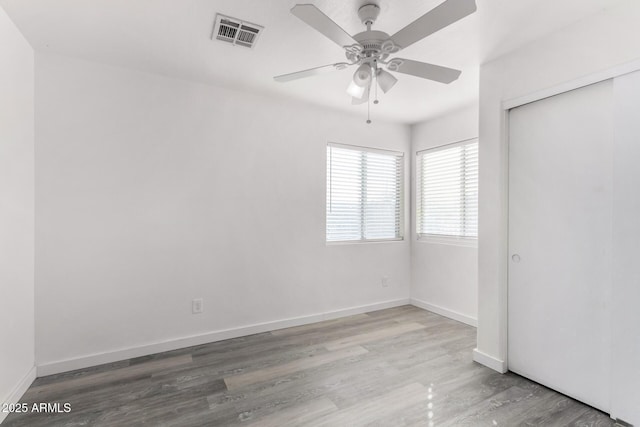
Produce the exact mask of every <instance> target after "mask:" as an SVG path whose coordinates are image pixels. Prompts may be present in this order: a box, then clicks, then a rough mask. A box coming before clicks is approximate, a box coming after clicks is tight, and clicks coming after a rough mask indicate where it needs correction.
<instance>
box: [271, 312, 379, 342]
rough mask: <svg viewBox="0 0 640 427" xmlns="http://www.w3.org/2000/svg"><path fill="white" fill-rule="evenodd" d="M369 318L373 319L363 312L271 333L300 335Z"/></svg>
mask: <svg viewBox="0 0 640 427" xmlns="http://www.w3.org/2000/svg"><path fill="white" fill-rule="evenodd" d="M367 320H371V318H370V317H369V315H368V314H366V313H363V314H356V315H354V316H349V317H341V318H338V319H331V320H325V321H322V322H318V323H311V324H308V325H302V326H295V327H293V328H284V329H278V330H275V331H271V335H273V336H275V337H281V336H292V335H298V334H302V333H309V332H312V331H323V330H325V329H326V328H331V327H334V326H345V325H349V324H351V323H353V322H356V321H365V322H366V321H367Z"/></svg>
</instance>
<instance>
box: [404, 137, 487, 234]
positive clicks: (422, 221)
mask: <svg viewBox="0 0 640 427" xmlns="http://www.w3.org/2000/svg"><path fill="white" fill-rule="evenodd" d="M416 160H417V161H416V168H417V173H416V175H417V176H416V178H417V195H416V196H417V200H416V204H417V215H416V219H417V224H416V225H417V230H418V237H419V238H423V237H429V236H448V237H453V238H458V239H461V238H462V239H465V238H469V239H476V238H477V237H478V140H477V139H473V140H469V141H463V142H459V143H456V144H450V145H445V146H443V147H439V148H434V149H431V150H425V151H421V152H419V153H417V159H416Z"/></svg>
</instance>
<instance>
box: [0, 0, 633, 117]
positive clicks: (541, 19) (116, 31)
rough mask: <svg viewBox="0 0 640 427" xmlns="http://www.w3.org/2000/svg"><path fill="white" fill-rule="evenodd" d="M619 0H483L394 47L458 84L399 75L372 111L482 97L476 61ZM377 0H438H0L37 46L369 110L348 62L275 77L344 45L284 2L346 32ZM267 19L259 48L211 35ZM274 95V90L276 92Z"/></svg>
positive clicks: (409, 12) (415, 9)
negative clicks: (232, 24) (228, 19)
mask: <svg viewBox="0 0 640 427" xmlns="http://www.w3.org/2000/svg"><path fill="white" fill-rule="evenodd" d="M621 1H622V0H477V3H478V12H477V13H476V14H474V15H471V16H469V17H467V18H464V19H463V20H461V21H459V22H457V23H455V24H453V25H451V26H450V27H448V28H445V29H444V30H442V31H440V32H438V33H436V34H434V35H432V36H430V37H428V38H427V39H425V40H422V41H420V42H418V43H416V44H414V45H412V46H410V47H409V48H407V49H406V50H404V51H402V52H401V53H400V55H399V56H401V57H405V58H410V59H416V60H420V61H424V62H431V63H434V64H439V65H444V66H447V67H452V68H458V69H461V70H463V74H462V76H461V78H460V79H459V80H458V81H457V82H454V83H452V84H451V85H443V84H440V83H435V82H430V81H426V80H422V79H419V78H416V77H413V76H407V75H402V74H400V75H398V76H397V77H398V78H399V82H398V84H397V85H396V86H395V87H394V88H393V90H392V91H391V92H390V93H389V94H386V95H384V96H381V98H380V99H381V102H380V104H379V105H376V106H372V113H373V116H374V118H383V119H387V120H392V121H398V122H402V123H414V122H417V121H421V120H425V119H428V118H430V117H434V116H437V115H440V114H443V113H444V112H446V111H450V110H452V109H456V108H459V107H460V106H463V105H467V104H470V103H472V102H474V101H476V100H477V97H478V80H479V64H481V63H484V62H486V61H487V60H489V59H492V58H496V57H497V56H499V55H501V54H503V53H505V52H508V51H510V50H512V49H514V48H516V47H518V46H520V45H522V44H525V43H527V42H529V41H532V40H534V39H537V38H539V37H541V36H544V35H545V34H549V33H551V32H554V31H557V30H559V29H560V28H563V27H565V26H567V25H569V24H571V23H573V22H576V21H578V20H580V19H583V18H585V17H586V16H589V15H591V14H594V13H596V12H598V11H599V10H601V9H604V8H608V7H613V6H615V5H616V4H617V3H620V2H621ZM371 2H374V3H376V4H378V5H379V6H380V8H381V14H380V17H379V18H378V21H377V23H376V25H375V26H374V29H378V30H381V31H385V32H387V33H389V34H393V33H395V32H396V31H397V30H399V29H400V28H402V27H404V26H405V25H406V24H408V23H410V22H411V21H413V20H414V19H416V18H417V17H419V16H421V15H422V14H424V13H426V12H427V11H429V10H430V9H432V8H433V7H435V6H436V5H438V4H439V3H441V2H442V0H402V1H400V0H395V1H392V0H56V1H52V0H0V5H1V6H2V7H4V9H5V10H6V11H7V13H8V14H9V16H10V17H11V18H12V19H13V20H14V22H15V23H16V25H17V26H18V27H19V28H20V30H21V31H22V32H23V33H24V35H25V36H26V38H27V39H28V40H29V42H30V43H31V44H32V46H33V47H34V48H35V49H36V50H42V51H50V52H55V53H60V54H64V55H69V56H74V57H79V58H84V59H88V60H94V61H98V62H104V63H110V64H115V65H121V66H125V67H130V68H134V69H139V70H145V71H150V72H154V73H160V74H165V75H169V76H174V77H179V78H186V79H190V80H196V81H201V82H206V83H212V84H217V85H225V86H230V87H235V88H244V89H248V90H252V91H257V92H261V93H265V94H267V95H269V96H273V95H276V96H278V95H279V96H286V97H292V98H297V99H302V100H306V101H309V102H313V103H316V104H320V105H324V106H328V107H332V108H336V109H341V110H343V111H346V112H352V113H353V112H358V113H360V114H365V113H366V106H352V105H351V103H350V97H349V96H348V95H347V94H346V93H345V89H346V86H347V84H348V82H349V80H350V78H351V77H350V75H351V73H352V71H350V70H343V71H336V72H333V73H330V74H325V75H321V76H316V77H311V78H308V79H304V80H298V81H293V82H289V83H276V82H274V81H273V79H272V77H273V76H275V75H279V74H284V73H289V72H294V71H299V70H303V69H306V68H311V67H316V66H320V65H326V64H330V63H335V62H340V61H343V60H344V53H343V51H342V50H341V49H340V48H339V47H338V46H337V45H335V44H334V43H333V42H331V41H330V40H328V39H326V38H324V37H323V36H322V35H320V34H319V33H317V32H316V31H315V30H313V29H312V28H310V27H308V26H307V25H306V24H304V23H303V22H301V21H300V20H299V19H297V18H296V17H295V16H293V15H291V14H290V13H289V9H291V7H293V6H294V5H295V4H296V3H313V4H315V5H316V6H317V7H318V8H320V9H321V10H322V11H323V12H325V13H326V14H327V15H329V16H330V17H331V18H333V19H334V20H335V21H336V22H337V23H338V24H339V25H341V26H342V27H343V28H344V29H345V30H346V31H347V32H349V33H350V34H355V33H358V32H361V31H363V30H364V27H363V25H362V24H361V23H360V21H359V20H358V18H357V14H356V11H357V9H358V8H359V7H360V6H361V5H363V4H366V3H371ZM217 12H219V13H222V14H225V15H230V16H233V17H236V18H239V19H243V20H246V21H249V22H253V23H256V24H260V25H263V26H265V27H266V29H265V31H264V32H263V34H262V36H261V38H260V39H259V41H258V43H257V45H256V47H255V49H253V50H251V49H246V48H243V47H235V46H230V45H228V44H225V43H223V42H218V41H212V40H211V39H210V36H211V32H212V27H213V21H214V17H215V15H216V13H217ZM276 100H277V97H274V102H275V101H276Z"/></svg>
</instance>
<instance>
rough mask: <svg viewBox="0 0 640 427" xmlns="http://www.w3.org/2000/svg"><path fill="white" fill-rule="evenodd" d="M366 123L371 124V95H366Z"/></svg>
mask: <svg viewBox="0 0 640 427" xmlns="http://www.w3.org/2000/svg"><path fill="white" fill-rule="evenodd" d="M369 92H371V86H369ZM367 124H368V125H370V124H371V97H370V96H367Z"/></svg>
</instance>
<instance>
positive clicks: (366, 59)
mask: <svg viewBox="0 0 640 427" xmlns="http://www.w3.org/2000/svg"><path fill="white" fill-rule="evenodd" d="M475 11H476V3H475V0H446V1H444V2H443V3H441V4H440V5H439V6H437V7H435V8H434V9H432V10H430V11H429V12H427V13H426V14H424V15H422V16H421V17H420V18H418V19H416V20H415V21H413V22H412V23H410V24H409V25H407V26H406V27H404V28H403V29H401V30H400V31H398V32H397V33H395V34H394V35H392V36H389V34H387V33H385V32H383V31H377V30H372V29H371V27H372V26H373V24H375V22H376V19H377V18H378V16H379V15H380V8H379V7H378V5H376V4H373V3H371V4H365V5H364V6H362V7H360V9H358V17H359V18H360V20H361V21H362V23H363V24H364V25H365V26H366V27H367V29H366V30H365V31H363V32H361V33H358V34H355V35H353V36H351V35H349V34H348V33H347V32H346V31H344V30H343V29H342V28H341V27H340V26H339V25H338V24H336V23H335V22H334V21H333V20H331V18H329V17H328V16H327V15H325V14H324V13H322V11H320V9H318V8H317V7H315V6H314V5H312V4H298V5H296V6H294V7H293V8H292V9H291V13H292V14H293V15H295V16H296V17H298V18H299V19H301V20H302V21H304V22H305V23H307V24H308V25H310V26H311V27H313V28H315V29H316V30H317V31H319V32H320V33H322V34H323V35H324V36H325V37H327V38H329V39H330V40H332V41H333V42H334V43H336V44H338V45H339V46H340V47H341V48H343V49H344V51H345V56H346V58H347V61H348V62H338V63H334V64H330V65H325V66H322V67H317V68H311V69H309V70H303V71H298V72H296V73H291V74H283V75H280V76H276V77H274V79H275V80H276V81H278V82H288V81H291V80H297V79H300V78H304V77H309V76H313V75H317V74H320V73H324V72H327V71H333V70H342V69H345V68H347V67H351V66H358V68H357V69H356V71H355V73H354V74H353V78H352V80H351V82H350V84H349V86H348V88H347V93H348V94H349V95H350V96H351V97H352V102H351V103H352V104H353V105H358V104H363V103H365V102H367V103H368V107H369V108H368V109H367V111H368V113H367V123H371V119H370V117H369V112H370V105H369V100H370V96H369V95H370V92H371V90H372V87H374V88H375V90H376V97H375V101H374V104H377V103H378V99H377V88H378V86H379V87H380V89H382V91H383V92H384V93H387V92H389V91H390V90H391V89H392V88H393V86H394V85H395V84H396V83H397V81H398V79H397V78H396V77H395V76H394V75H393V74H391V73H390V72H389V71H392V72H397V73H402V74H408V75H412V76H415V77H420V78H423V79H428V80H433V81H437V82H440V83H445V84H449V83H451V82H453V81H455V80H457V79H458V77H460V74H461V71H459V70H454V69H452V68H447V67H442V66H439V65H434V64H427V63H424V62H419V61H413V60H410V59H404V58H392V59H389V57H390V56H391V55H393V54H396V53H397V52H399V51H400V50H401V49H404V48H406V47H408V46H410V45H412V44H413V43H415V42H417V41H420V40H422V39H423V38H425V37H427V36H429V35H431V34H433V33H435V32H436V31H439V30H441V29H442V28H444V27H446V26H448V25H450V24H453V23H454V22H456V21H458V20H460V19H462V18H464V17H465V16H468V15H470V14H472V13H473V12H475ZM382 67H386V68H387V70H388V71H386V70H384V69H382Z"/></svg>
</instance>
